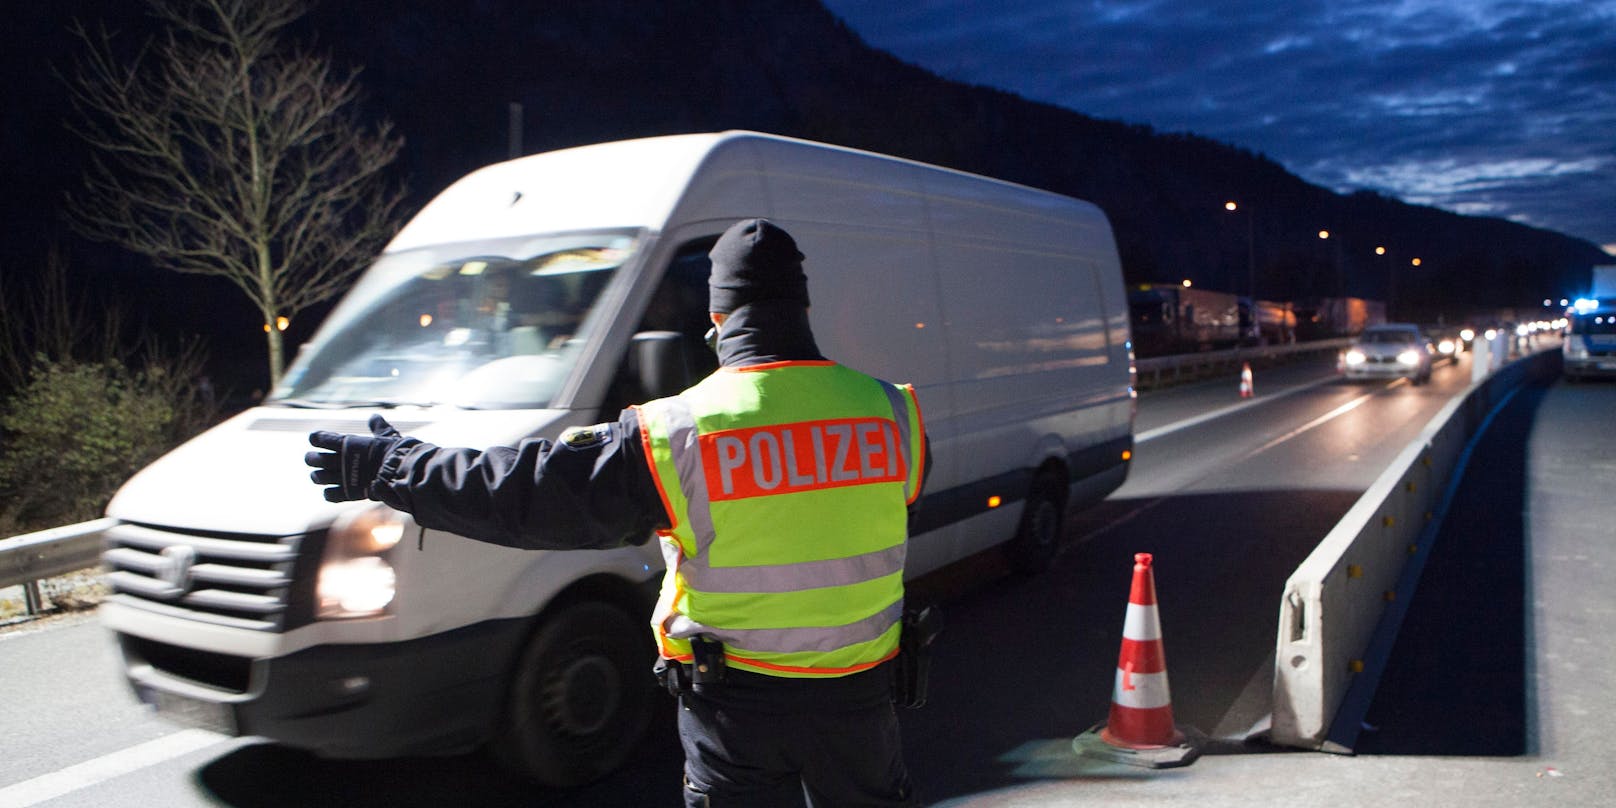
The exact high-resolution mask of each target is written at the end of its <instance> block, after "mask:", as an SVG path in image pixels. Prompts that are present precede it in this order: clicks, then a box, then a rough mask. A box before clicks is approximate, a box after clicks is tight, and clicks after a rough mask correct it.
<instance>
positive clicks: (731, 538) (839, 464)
mask: <svg viewBox="0 0 1616 808" xmlns="http://www.w3.org/2000/svg"><path fill="white" fill-rule="evenodd" d="M638 410H639V418H640V434H641V436H642V440H643V441H644V443H645V448H646V457H647V459H648V462H649V463H650V466H651V473H652V475H653V476H654V477H655V479H656V483H657V488H658V490H659V492H660V493H661V496H662V501H663V505H664V507H665V508H666V510H667V514H668V519H669V520H670V522H671V523H672V527H671V528H670V529H668V530H665V531H661V537H662V552H663V558H664V560H665V561H666V562H667V574H666V575H665V576H664V577H663V581H662V593H661V597H660V599H659V601H658V603H657V608H656V612H655V615H654V617H653V619H652V628H653V630H654V632H655V634H656V639H657V644H658V648H659V649H660V651H661V654H662V656H663V657H664V658H667V659H672V660H678V661H681V662H688V661H690V660H691V658H692V654H691V649H690V640H689V638H690V637H693V636H697V635H704V636H707V637H710V638H713V639H717V640H719V641H721V642H722V643H723V644H724V652H725V656H726V657H727V660H728V664H730V665H733V666H734V667H736V668H740V669H745V670H750V671H753V672H756V673H763V674H769V675H774V676H788V677H828V676H842V675H846V674H850V673H856V672H858V671H861V670H866V669H869V668H872V667H874V666H876V665H879V664H881V663H882V662H884V661H886V660H888V659H890V658H892V656H893V655H895V654H896V653H897V648H898V631H899V628H900V623H901V617H902V613H903V564H904V553H905V545H904V542H905V540H906V538H907V520H908V511H907V507H906V506H907V505H908V504H909V503H912V502H913V501H914V499H915V497H917V496H919V493H920V484H921V475H922V470H923V469H924V467H925V464H924V457H923V456H922V452H923V451H924V450H925V440H924V427H923V426H922V424H921V420H920V405H919V404H918V402H917V401H916V399H915V394H914V390H913V388H911V387H909V386H907V385H894V384H889V383H887V382H883V381H880V380H878V379H875V378H873V377H870V376H867V375H865V374H863V373H859V372H858V371H856V370H852V369H850V368H846V367H843V366H841V365H838V364H836V363H834V362H829V361H801V362H774V363H768V364H763V365H755V366H751V367H742V368H722V369H720V370H719V371H718V372H716V373H714V374H712V375H710V376H708V377H707V378H706V379H704V380H702V381H701V382H699V383H697V384H696V385H695V386H694V387H691V388H690V389H688V390H686V391H684V392H683V393H680V394H679V395H677V396H673V397H671V398H664V399H658V400H656V401H651V402H648V403H646V404H642V405H640V406H639V408H638Z"/></svg>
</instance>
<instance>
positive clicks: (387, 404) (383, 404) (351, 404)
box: [267, 398, 438, 410]
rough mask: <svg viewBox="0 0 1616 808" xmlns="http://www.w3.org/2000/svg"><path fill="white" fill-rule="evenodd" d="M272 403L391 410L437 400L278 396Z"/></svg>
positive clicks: (328, 407)
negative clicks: (341, 399)
mask: <svg viewBox="0 0 1616 808" xmlns="http://www.w3.org/2000/svg"><path fill="white" fill-rule="evenodd" d="M267 403H270V404H275V405H279V406H282V407H296V408H298V409H304V410H355V409H381V410H390V409H394V408H395V407H436V406H437V405H438V402H436V401H406V400H404V399H396V398H376V399H359V400H353V401H314V400H311V399H306V398H277V399H274V400H272V401H270V402H267Z"/></svg>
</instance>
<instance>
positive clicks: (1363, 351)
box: [1342, 323, 1433, 384]
mask: <svg viewBox="0 0 1616 808" xmlns="http://www.w3.org/2000/svg"><path fill="white" fill-rule="evenodd" d="M1432 353H1433V350H1432V348H1431V343H1430V341H1429V340H1427V339H1426V337H1425V334H1424V333H1423V332H1421V331H1420V327H1419V326H1417V325H1414V324H1413V323H1385V324H1383V325H1372V326H1370V327H1368V328H1366V329H1364V331H1363V333H1362V334H1359V335H1358V338H1357V339H1356V340H1354V341H1353V343H1352V345H1351V347H1349V348H1347V352H1346V353H1345V354H1343V355H1342V373H1343V374H1344V375H1345V376H1346V378H1347V379H1348V380H1349V381H1361V380H1364V379H1396V378H1407V379H1408V380H1409V381H1410V382H1413V383H1414V384H1424V383H1425V382H1427V381H1430V379H1431V358H1432Z"/></svg>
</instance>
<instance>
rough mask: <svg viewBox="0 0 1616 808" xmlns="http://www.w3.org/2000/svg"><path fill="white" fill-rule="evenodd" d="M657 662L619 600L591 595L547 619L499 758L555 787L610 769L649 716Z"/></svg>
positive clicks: (515, 679) (500, 735)
mask: <svg viewBox="0 0 1616 808" xmlns="http://www.w3.org/2000/svg"><path fill="white" fill-rule="evenodd" d="M651 661H652V660H651V655H650V643H649V642H648V641H647V638H646V637H645V635H644V627H643V626H642V625H641V624H640V623H638V622H636V621H635V620H634V619H633V618H632V617H630V616H629V615H628V614H627V613H626V612H624V611H623V610H622V609H619V608H617V607H615V606H612V605H610V604H607V603H601V602H594V601H586V602H582V603H576V604H573V605H570V606H567V607H565V608H563V609H562V610H561V611H559V612H557V613H555V614H554V615H551V616H549V617H548V618H545V619H544V622H542V623H541V624H540V625H539V627H538V629H537V630H535V631H534V632H533V637H532V639H531V640H529V641H528V644H527V647H526V648H524V649H523V651H522V657H521V661H520V662H519V664H518V666H517V668H516V670H515V672H514V673H513V675H512V677H511V686H510V692H509V693H508V694H507V696H506V704H505V711H504V714H503V715H502V716H501V717H500V725H499V729H498V731H497V732H496V733H495V735H494V739H493V740H492V741H491V751H492V753H493V757H494V759H495V760H496V761H497V762H498V763H499V764H500V765H501V766H502V767H503V768H505V769H507V770H509V771H511V772H512V773H513V774H517V775H519V776H522V777H525V778H528V779H531V780H534V781H537V782H539V783H541V784H544V785H548V786H557V787H570V786H577V785H582V784H584V783H588V782H592V781H594V780H598V779H600V778H601V777H603V776H605V775H607V774H609V773H611V771H612V770H614V769H616V768H617V767H618V766H619V765H621V764H622V762H623V761H624V759H626V758H627V757H628V756H629V754H631V753H632V752H633V751H634V749H635V747H636V746H637V744H638V741H639V740H640V738H641V736H642V735H644V733H645V728H646V725H647V723H648V722H649V719H650V715H651V707H652V705H651V700H652V696H653V695H654V694H655V688H654V687H653V686H654V684H655V681H656V680H655V678H654V677H653V676H652V675H651Z"/></svg>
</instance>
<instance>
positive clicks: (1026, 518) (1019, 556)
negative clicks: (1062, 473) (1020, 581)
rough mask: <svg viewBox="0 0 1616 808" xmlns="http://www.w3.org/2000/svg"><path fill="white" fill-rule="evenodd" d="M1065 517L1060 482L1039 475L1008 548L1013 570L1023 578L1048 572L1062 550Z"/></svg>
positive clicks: (1045, 475)
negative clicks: (1056, 555)
mask: <svg viewBox="0 0 1616 808" xmlns="http://www.w3.org/2000/svg"><path fill="white" fill-rule="evenodd" d="M1065 516H1066V514H1065V508H1064V499H1063V498H1062V497H1061V486H1060V483H1059V482H1058V481H1057V480H1056V479H1055V478H1054V477H1053V476H1052V475H1049V474H1044V475H1041V476H1039V477H1038V479H1037V480H1034V481H1033V484H1032V490H1031V491H1029V492H1027V504H1026V506H1025V507H1024V508H1023V509H1022V511H1021V524H1020V525H1019V526H1017V528H1016V535H1015V537H1014V538H1012V539H1011V540H1010V542H1009V544H1007V545H1006V546H1005V556H1006V558H1007V559H1008V560H1009V562H1010V568H1011V569H1012V570H1014V571H1015V572H1017V573H1020V574H1022V575H1032V574H1035V573H1039V572H1043V571H1044V570H1045V569H1048V568H1049V564H1050V562H1051V561H1053V560H1054V559H1055V553H1056V552H1057V551H1058V550H1060V541H1061V533H1062V528H1063V525H1064V522H1065Z"/></svg>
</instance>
